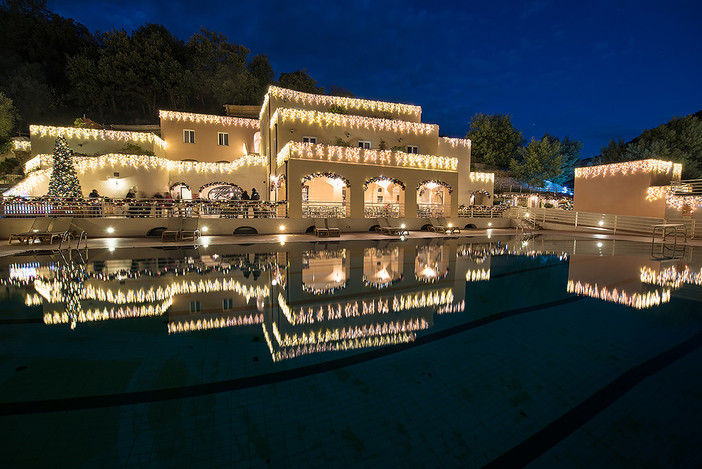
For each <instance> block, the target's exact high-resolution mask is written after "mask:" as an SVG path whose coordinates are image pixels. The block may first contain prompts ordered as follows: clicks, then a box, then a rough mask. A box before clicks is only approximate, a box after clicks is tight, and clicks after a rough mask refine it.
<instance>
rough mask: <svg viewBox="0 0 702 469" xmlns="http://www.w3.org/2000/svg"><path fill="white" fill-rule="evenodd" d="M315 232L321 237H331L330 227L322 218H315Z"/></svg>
mask: <svg viewBox="0 0 702 469" xmlns="http://www.w3.org/2000/svg"><path fill="white" fill-rule="evenodd" d="M314 234H315V236H317V237H319V238H327V237H329V229H328V228H327V225H326V223H325V222H324V220H323V219H322V218H315V219H314Z"/></svg>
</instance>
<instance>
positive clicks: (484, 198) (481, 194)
mask: <svg viewBox="0 0 702 469" xmlns="http://www.w3.org/2000/svg"><path fill="white" fill-rule="evenodd" d="M470 205H492V203H491V202H490V193H489V192H488V191H486V190H479V191H473V192H471V194H470Z"/></svg>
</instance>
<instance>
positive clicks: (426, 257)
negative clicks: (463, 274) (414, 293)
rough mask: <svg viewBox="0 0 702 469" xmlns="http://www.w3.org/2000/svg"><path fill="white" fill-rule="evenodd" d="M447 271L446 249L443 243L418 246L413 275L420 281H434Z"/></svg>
mask: <svg viewBox="0 0 702 469" xmlns="http://www.w3.org/2000/svg"><path fill="white" fill-rule="evenodd" d="M448 273H449V256H448V249H447V247H446V246H444V245H429V246H418V247H417V257H416V258H415V259H414V275H415V277H416V278H417V280H420V281H422V282H434V281H436V280H439V279H441V278H444V277H446V276H447V275H448Z"/></svg>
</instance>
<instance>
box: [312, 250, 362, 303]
mask: <svg viewBox="0 0 702 469" xmlns="http://www.w3.org/2000/svg"><path fill="white" fill-rule="evenodd" d="M350 271H351V266H350V262H349V260H348V259H347V256H346V249H339V250H335V251H332V250H323V251H305V252H303V253H302V290H303V291H306V292H308V293H312V294H314V295H322V294H325V293H332V292H334V291H336V290H339V289H341V288H345V287H346V281H347V280H348V278H349V275H350Z"/></svg>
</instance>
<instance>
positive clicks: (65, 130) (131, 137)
mask: <svg viewBox="0 0 702 469" xmlns="http://www.w3.org/2000/svg"><path fill="white" fill-rule="evenodd" d="M29 134H30V135H38V136H39V137H47V136H48V137H60V136H63V137H65V138H79V139H84V140H91V139H92V140H114V141H123V142H142V143H153V144H156V145H157V146H158V147H159V148H161V149H164V148H166V142H165V141H164V140H162V139H161V138H160V137H159V136H158V135H156V134H152V133H150V132H131V131H127V130H101V129H86V128H79V127H54V126H50V125H30V126H29Z"/></svg>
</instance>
